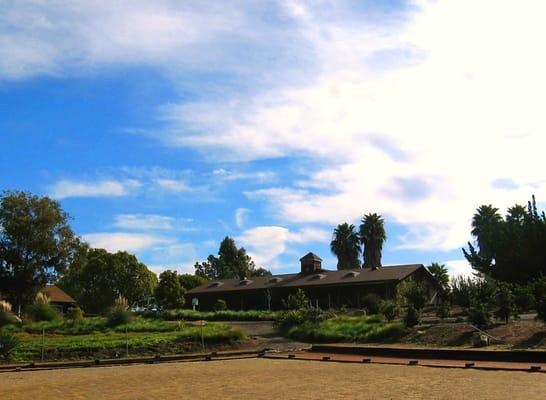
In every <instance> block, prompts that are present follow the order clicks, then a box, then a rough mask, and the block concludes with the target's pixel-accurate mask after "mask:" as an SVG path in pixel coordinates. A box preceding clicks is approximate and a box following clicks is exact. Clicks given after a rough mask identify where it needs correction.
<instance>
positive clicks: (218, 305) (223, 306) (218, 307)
mask: <svg viewBox="0 0 546 400" xmlns="http://www.w3.org/2000/svg"><path fill="white" fill-rule="evenodd" d="M227 308H228V307H227V303H226V301H225V300H223V299H218V300H216V302H215V303H214V311H225V310H227Z"/></svg>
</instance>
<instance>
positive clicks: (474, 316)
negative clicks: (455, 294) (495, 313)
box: [466, 303, 491, 328]
mask: <svg viewBox="0 0 546 400" xmlns="http://www.w3.org/2000/svg"><path fill="white" fill-rule="evenodd" d="M466 315H467V317H468V321H469V322H470V323H471V324H473V325H476V326H477V327H478V328H485V327H487V326H488V325H489V324H490V323H491V312H490V311H489V308H488V307H487V305H485V304H483V303H473V304H471V306H470V307H469V308H468V309H467V310H466Z"/></svg>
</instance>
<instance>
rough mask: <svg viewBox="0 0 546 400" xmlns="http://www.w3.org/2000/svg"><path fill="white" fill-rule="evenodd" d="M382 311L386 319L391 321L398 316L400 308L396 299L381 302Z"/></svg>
mask: <svg viewBox="0 0 546 400" xmlns="http://www.w3.org/2000/svg"><path fill="white" fill-rule="evenodd" d="M380 311H381V314H383V315H384V316H385V319H386V320H387V321H389V322H390V321H392V320H393V319H395V318H396V317H397V316H398V313H399V312H400V309H399V307H398V304H397V303H396V302H395V301H393V300H385V301H384V302H383V303H381V308H380Z"/></svg>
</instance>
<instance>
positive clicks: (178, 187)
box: [155, 178, 192, 193]
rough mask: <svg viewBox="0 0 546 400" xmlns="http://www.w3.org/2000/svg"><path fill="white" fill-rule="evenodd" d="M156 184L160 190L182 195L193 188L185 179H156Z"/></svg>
mask: <svg viewBox="0 0 546 400" xmlns="http://www.w3.org/2000/svg"><path fill="white" fill-rule="evenodd" d="M155 183H156V184H157V186H159V187H160V188H162V189H165V190H168V191H171V192H175V193H182V192H187V191H190V190H192V188H191V187H189V186H188V184H187V182H186V181H185V180H183V179H166V178H160V179H156V180H155Z"/></svg>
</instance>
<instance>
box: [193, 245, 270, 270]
mask: <svg viewBox="0 0 546 400" xmlns="http://www.w3.org/2000/svg"><path fill="white" fill-rule="evenodd" d="M195 274H196V275H198V276H201V277H204V278H207V279H210V280H215V279H230V278H239V279H243V278H248V277H251V276H265V275H270V274H271V273H270V272H269V271H268V270H266V269H264V268H258V269H256V266H255V264H254V262H253V261H252V259H251V258H250V256H249V255H248V254H247V252H246V250H245V248H244V247H241V248H238V247H237V245H236V244H235V241H234V240H233V239H232V238H230V237H229V236H226V237H225V238H224V239H223V240H222V242H221V243H220V248H219V249H218V257H215V256H213V255H212V254H211V255H209V256H208V257H207V261H205V262H202V263H199V262H197V263H195Z"/></svg>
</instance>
